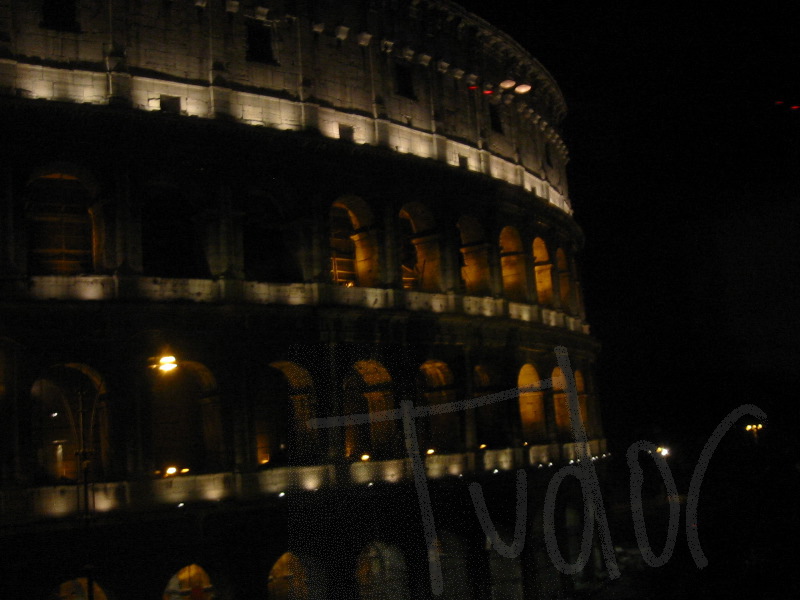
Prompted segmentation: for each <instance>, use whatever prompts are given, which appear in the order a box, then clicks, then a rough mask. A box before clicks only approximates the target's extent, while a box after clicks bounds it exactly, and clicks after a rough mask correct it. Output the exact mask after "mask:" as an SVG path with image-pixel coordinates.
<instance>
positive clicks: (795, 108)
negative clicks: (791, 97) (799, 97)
mask: <svg viewBox="0 0 800 600" xmlns="http://www.w3.org/2000/svg"><path fill="white" fill-rule="evenodd" d="M798 108H800V106H798V105H797V104H795V105H794V106H793V107H792V110H797V109H798Z"/></svg>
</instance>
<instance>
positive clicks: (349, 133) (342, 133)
mask: <svg viewBox="0 0 800 600" xmlns="http://www.w3.org/2000/svg"><path fill="white" fill-rule="evenodd" d="M353 133H354V131H353V128H352V126H350V125H342V124H341V123H339V139H340V140H344V141H346V142H352V141H353Z"/></svg>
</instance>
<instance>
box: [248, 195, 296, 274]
mask: <svg viewBox="0 0 800 600" xmlns="http://www.w3.org/2000/svg"><path fill="white" fill-rule="evenodd" d="M270 183H271V185H272V187H271V189H270V191H269V192H266V191H264V190H263V189H260V188H251V189H249V190H246V191H245V192H244V198H243V200H242V202H243V204H244V206H243V207H242V210H243V212H244V219H243V221H242V262H243V268H244V276H245V278H246V279H249V280H254V281H270V282H275V283H292V282H298V281H303V275H302V269H301V266H300V261H299V256H298V255H299V254H300V252H301V251H300V248H301V247H302V246H303V241H304V240H303V239H302V237H303V236H302V230H301V229H300V228H299V227H298V225H297V223H296V222H294V223H293V222H292V221H291V220H290V218H289V216H288V215H287V214H286V209H287V207H288V206H292V205H293V204H294V205H296V204H297V203H296V202H294V203H293V199H292V196H291V194H289V193H285V190H282V189H280V187H279V189H278V190H275V189H274V187H275V184H276V182H275V181H273V182H270Z"/></svg>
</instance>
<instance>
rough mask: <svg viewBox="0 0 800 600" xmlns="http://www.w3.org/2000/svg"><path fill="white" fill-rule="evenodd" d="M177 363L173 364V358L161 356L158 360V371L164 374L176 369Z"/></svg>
mask: <svg viewBox="0 0 800 600" xmlns="http://www.w3.org/2000/svg"><path fill="white" fill-rule="evenodd" d="M177 366H178V365H177V363H176V362H175V357H174V356H162V357H161V358H160V359H159V360H158V368H159V370H160V371H164V372H165V373H166V372H168V371H172V369H175V368H176V367H177Z"/></svg>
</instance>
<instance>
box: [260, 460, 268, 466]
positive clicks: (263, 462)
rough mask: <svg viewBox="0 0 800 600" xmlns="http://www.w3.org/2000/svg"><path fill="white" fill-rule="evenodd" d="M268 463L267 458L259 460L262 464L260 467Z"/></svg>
mask: <svg viewBox="0 0 800 600" xmlns="http://www.w3.org/2000/svg"><path fill="white" fill-rule="evenodd" d="M268 462H269V459H268V458H262V459H261V464H262V465H265V464H267V463H268Z"/></svg>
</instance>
